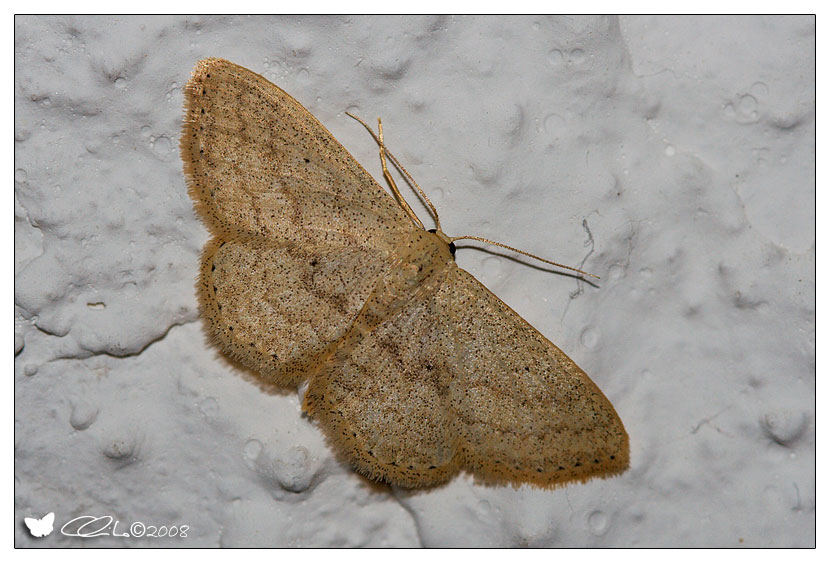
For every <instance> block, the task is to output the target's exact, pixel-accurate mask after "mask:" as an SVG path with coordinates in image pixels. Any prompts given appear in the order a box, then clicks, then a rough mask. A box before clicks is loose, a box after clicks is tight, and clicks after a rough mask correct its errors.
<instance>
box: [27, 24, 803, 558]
mask: <svg viewBox="0 0 830 563" xmlns="http://www.w3.org/2000/svg"><path fill="white" fill-rule="evenodd" d="M814 49H815V21H814V19H812V18H807V17H791V18H754V17H752V18H640V17H632V18H622V19H614V18H542V17H499V18H487V17H484V18H464V17H460V18H454V17H446V18H432V17H384V18H370V17H355V18H320V17H311V18H308V17H306V18H301V17H284V18H263V17H251V18H246V17H223V18H214V17H206V18H186V17H149V18H121V17H117V18H78V17H18V18H16V19H15V71H16V74H15V131H14V135H15V276H16V277H15V364H14V365H15V368H14V371H15V520H16V521H15V524H16V526H17V527H16V530H15V543H16V545H18V546H30V545H53V546H70V545H90V546H92V545H94V546H103V545H132V546H135V545H188V546H217V545H222V546H255V545H270V546H416V545H428V546H461V545H467V546H521V545H530V546H740V545H743V546H811V545H814V543H815V528H814V525H815V466H814V463H815V407H814V400H815V264H816V262H815V256H816V254H815V218H816V215H815V199H814V198H815V172H814V161H815V140H814V135H815V69H814V65H815V51H814ZM207 56H219V57H223V58H227V59H229V60H231V61H234V62H236V63H239V64H242V65H244V66H247V67H248V68H251V69H252V70H255V71H257V72H260V73H263V74H264V75H265V76H266V77H267V78H269V79H270V80H271V81H273V82H275V83H276V84H278V85H279V86H281V87H282V88H284V89H285V90H286V91H288V92H289V93H290V94H292V95H293V96H295V97H296V98H297V99H298V100H299V101H300V102H301V103H303V104H304V105H305V106H306V107H307V108H308V109H309V110H310V111H311V112H312V113H314V114H315V115H316V116H317V117H318V118H320V120H321V121H322V122H323V123H324V124H325V125H326V126H327V127H328V128H329V129H330V130H331V131H332V132H333V133H334V134H335V136H336V137H337V138H338V139H339V140H340V141H341V142H342V143H343V144H344V145H345V146H346V147H347V148H348V149H349V150H350V151H351V152H352V153H353V154H354V155H355V157H356V158H357V159H358V160H359V161H360V162H361V163H362V164H364V166H366V167H367V168H368V169H369V170H370V172H372V173H373V174H374V175H375V177H376V178H380V177H381V176H380V173H379V171H380V165H379V162H378V159H377V148H376V146H375V145H374V143H373V142H372V140H371V138H370V137H369V136H368V134H366V132H365V131H364V130H363V129H362V128H361V127H360V126H359V125H358V124H357V123H355V122H353V121H352V120H351V119H349V118H348V117H346V116H345V115H344V111H346V110H350V111H353V112H356V113H358V114H359V115H361V116H363V117H364V118H366V119H368V120H371V119H373V118H374V117H376V116H378V115H380V116H382V117H383V118H384V125H385V133H386V140H387V143H388V145H389V147H390V149H391V150H392V151H393V152H394V153H396V154H397V155H398V157H399V158H400V159H401V160H402V161H403V162H404V163H405V164H406V165H407V166H408V169H409V171H410V172H411V173H412V174H413V176H414V177H415V178H416V179H417V180H418V182H419V183H420V184H421V185H422V186H423V187H424V188H425V190H426V191H427V192H428V193H429V194H430V196H431V197H432V199H433V201H434V202H435V203H436V205H437V206H438V208H439V210H440V211H441V213H442V222H443V224H444V226H445V231H446V232H447V233H449V234H451V235H460V234H477V235H481V236H485V237H488V238H493V239H497V240H500V241H503V242H506V243H509V244H512V245H514V246H518V247H521V248H523V249H526V250H528V251H531V252H536V253H539V254H542V255H544V256H547V257H551V258H553V259H556V260H558V261H561V262H565V263H570V264H574V265H580V264H582V263H583V260H584V267H585V268H586V269H587V270H588V271H591V272H595V273H597V274H599V275H600V276H602V278H603V279H602V281H601V282H600V283H599V287H591V286H586V285H584V284H580V283H578V282H577V281H575V280H574V279H573V278H571V277H566V276H561V275H556V274H551V273H548V272H545V271H543V270H541V269H538V268H534V267H528V266H526V265H522V264H521V263H517V262H516V261H511V260H509V259H505V258H502V257H499V256H498V255H493V254H488V253H485V252H481V251H478V250H461V251H460V252H459V257H458V262H459V264H460V265H461V266H462V267H464V268H466V269H468V270H469V271H471V272H472V273H473V274H474V275H476V276H477V277H478V278H479V279H480V280H481V281H483V282H484V283H485V284H486V285H487V286H488V287H489V288H491V289H492V290H493V291H494V292H495V293H496V294H497V295H499V296H500V297H501V298H503V299H504V300H505V301H506V302H507V303H508V304H509V305H510V306H511V307H513V308H514V309H516V310H517V311H518V312H519V313H520V314H522V315H523V316H524V317H525V318H526V319H527V320H528V321H530V322H531V324H533V325H534V326H536V327H537V328H538V329H539V330H540V331H541V332H542V333H543V334H545V335H546V336H547V337H549V338H550V339H551V340H552V341H553V342H555V343H556V344H557V345H559V346H560V347H561V348H562V349H563V350H564V351H565V352H566V353H568V354H569V355H570V356H571V357H573V358H574V360H576V361H577V363H579V364H580V365H581V366H582V367H583V369H585V371H586V372H587V373H588V374H589V375H590V376H591V378H592V379H593V380H594V381H595V382H596V383H597V384H598V385H599V386H600V387H601V388H602V389H603V391H604V392H605V393H606V395H608V397H609V398H610V399H611V401H612V402H613V403H614V405H615V406H616V408H617V410H618V412H619V413H620V416H621V417H622V419H623V421H624V422H625V424H626V427H627V429H628V431H629V434H630V435H631V447H632V467H631V469H630V470H629V471H628V472H627V473H625V474H624V475H623V476H621V477H618V478H615V479H611V480H606V481H593V482H590V483H588V484H585V485H572V486H569V487H566V488H563V489H558V490H554V491H540V490H534V489H526V488H521V489H518V490H515V489H513V488H509V487H508V488H487V487H482V486H479V485H475V484H474V483H473V482H472V480H471V479H470V478H469V477H466V476H462V477H459V478H457V479H456V480H454V481H453V482H451V483H450V484H448V485H447V486H445V487H443V488H439V489H435V490H428V491H422V492H417V493H406V492H402V491H396V490H392V489H389V488H385V487H381V486H373V485H370V484H368V483H367V482H366V481H364V480H363V479H361V478H359V477H358V476H357V475H356V474H354V473H353V472H352V471H351V470H350V469H349V468H348V467H344V466H342V465H340V464H338V463H337V462H336V460H335V459H334V457H333V456H332V453H331V451H330V450H329V448H328V447H327V445H326V443H325V441H324V440H323V438H322V435H321V433H320V431H319V430H318V429H317V428H316V427H315V426H314V424H313V423H312V422H310V421H309V420H308V419H307V418H304V417H303V416H302V415H301V413H300V409H299V406H298V400H297V396H296V393H295V392H294V391H291V390H289V391H283V392H280V391H279V390H275V389H272V388H268V387H267V386H264V385H261V384H259V383H257V381H256V380H255V379H254V378H253V377H252V376H251V375H249V374H246V373H242V372H240V371H239V370H238V369H236V368H234V367H232V366H230V365H228V364H227V363H226V362H223V361H222V360H221V359H220V358H218V357H217V353H216V352H215V351H214V349H212V348H210V347H208V346H206V344H205V341H204V337H203V333H202V330H201V323H200V320H199V318H198V316H197V308H196V299H195V294H194V279H195V276H196V270H197V264H198V255H199V250H200V248H201V246H202V244H203V243H204V241H205V240H206V238H207V233H206V231H205V229H204V228H203V227H202V225H201V223H200V222H199V220H198V219H197V218H196V217H195V216H194V214H193V211H192V209H191V202H190V200H189V198H188V196H187V193H186V189H185V182H184V178H183V176H182V173H181V163H180V161H179V156H178V149H177V143H178V136H179V126H180V121H181V116H182V86H183V85H184V84H185V82H186V81H187V79H188V76H189V73H190V69H191V68H192V66H193V64H194V63H195V62H196V61H197V60H198V59H200V58H203V57H207ZM410 199H411V201H413V202H414V201H415V200H414V197H413V198H410ZM422 216H423V217H424V218H425V219H426V215H425V214H422ZM50 511H54V512H55V513H56V525H57V528H59V527H60V526H61V525H63V524H64V523H65V522H67V521H69V520H70V519H71V518H73V517H75V516H80V515H111V516H113V518H115V519H117V520H120V522H121V524H120V525H119V526H120V527H119V529H118V532H119V533H122V532H123V531H125V529H126V528H127V526H128V525H129V524H130V523H131V522H134V521H141V522H143V523H144V524H146V525H156V526H161V525H168V526H169V525H182V524H186V525H189V526H190V529H189V533H188V537H187V538H176V539H172V540H171V539H167V540H161V539H150V538H144V539H131V538H113V537H100V538H96V539H77V538H69V537H64V536H61V534H60V533H59V532H58V531H57V528H56V531H55V532H53V533H52V535H50V536H49V537H47V538H45V539H42V540H38V541H35V540H33V539H32V538H31V537H29V535H28V532H27V531H26V529H25V527H24V526H23V524H22V519H23V517H24V516H35V515H42V514H45V513H47V512H50Z"/></svg>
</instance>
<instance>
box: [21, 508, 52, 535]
mask: <svg viewBox="0 0 830 563" xmlns="http://www.w3.org/2000/svg"><path fill="white" fill-rule="evenodd" d="M23 521H24V522H25V523H26V527H27V528H29V533H30V534H32V535H33V536H34V537H36V538H42V537H44V536H48V535H49V534H51V533H52V530H53V527H52V524H54V523H55V513H54V512H50V513H49V514H47V515H46V516H44V517H43V518H41V519H40V520H38V519H37V518H24V519H23Z"/></svg>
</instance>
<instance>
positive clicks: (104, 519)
mask: <svg viewBox="0 0 830 563" xmlns="http://www.w3.org/2000/svg"><path fill="white" fill-rule="evenodd" d="M119 524H121V521H120V520H116V519H115V518H113V517H112V516H78V517H77V518H73V519H72V520H70V521H69V522H67V523H66V524H64V525H63V526H62V527H61V533H62V534H63V535H65V536H70V537H76V538H97V537H99V536H113V537H121V538H144V537H147V538H186V537H187V533H188V532H189V531H190V526H188V525H187V524H182V525H181V526H153V525H151V524H144V523H143V522H133V523H132V524H130V525H129V526H128V527H126V528H125V529H123V530H122V531H119V530H118V525H119Z"/></svg>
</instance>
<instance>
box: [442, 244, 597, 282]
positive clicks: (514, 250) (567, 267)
mask: <svg viewBox="0 0 830 563" xmlns="http://www.w3.org/2000/svg"><path fill="white" fill-rule="evenodd" d="M457 240H477V241H479V242H486V243H487V244H492V245H495V246H500V247H502V248H506V249H507V250H511V251H513V252H517V253H519V254H524V255H525V256H529V257H531V258H535V259H536V260H539V261H540V262H544V263H545V264H550V265H551V266H556V267H557V268H562V269H564V270H570V271H572V272H577V273H579V274H584V275H586V276H591V277H592V278H596V279H600V278H599V276H595V275H594V274H589V273H588V272H583V271H582V270H579V269H577V268H573V267H571V266H565V265H564V264H559V263H557V262H552V261H550V260H547V259H546V258H542V257H540V256H536V255H535V254H531V253H530V252H525V251H524V250H519V249H518V248H513V247H512V246H507V245H506V244H502V243H500V242H496V241H494V240H490V239H486V238H482V237H474V236H471V235H465V236H463V237H452V238H451V239H450V242H455V241H457Z"/></svg>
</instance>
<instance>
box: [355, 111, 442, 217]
mask: <svg viewBox="0 0 830 563" xmlns="http://www.w3.org/2000/svg"><path fill="white" fill-rule="evenodd" d="M346 115H348V116H349V117H351V118H352V119H354V120H356V121H357V122H358V123H360V124H361V125H363V127H365V128H366V130H367V131H368V132H369V133H370V134H371V135H372V138H374V139H375V142H376V143H377V144H378V146H379V147H380V161H381V165H382V166H383V177H384V178H386V181H387V182H389V184H390V185H391V186H392V190H393V191H394V192H395V195H396V196H397V198H398V200H399V201H400V202H401V206H402V207H403V208H404V211H406V213H407V215H409V217H410V219H412V221H413V222H414V223H415V224H416V225H418V226H419V227H421V228H422V229H425V227H424V224H423V223H421V220H420V219H418V216H417V215H415V212H414V211H413V210H412V208H411V207H409V204H408V203H407V202H406V199H404V197H403V195H402V194H401V192H400V190H398V186H397V185H396V184H395V181H394V180H393V179H392V175H391V174H390V173H389V169H388V168H387V167H386V157H387V156H388V157H389V160H391V161H392V163H393V164H394V165H395V167H397V169H398V170H400V171H401V174H403V175H404V176H405V177H406V179H407V180H408V181H409V183H410V184H411V185H413V186H415V189H416V190H418V194H419V195H420V196H421V198H422V199H423V201H424V203H426V204H427V207H429V210H430V212H431V213H432V217H433V219H435V226H436V228H437V230H439V231H440V230H441V220H440V219H439V218H438V210H437V209H435V206H434V205H433V204H432V202H431V201H430V199H429V197H428V196H427V194H426V193H424V190H422V189H421V186H419V185H418V182H416V181H415V178H413V177H412V175H411V174H410V173H409V172H407V171H406V168H404V167H403V165H402V164H401V163H400V161H399V160H398V159H397V158H395V155H394V154H392V153H391V152H389V149H387V148H386V145H385V144H384V143H383V124H382V123H381V121H380V118H379V117H378V132H379V134H375V132H374V131H373V130H372V128H371V127H369V126H368V125H367V124H366V122H365V121H363V120H362V119H360V118H359V117H357V116H356V115H352V114H351V113H349V112H346Z"/></svg>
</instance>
